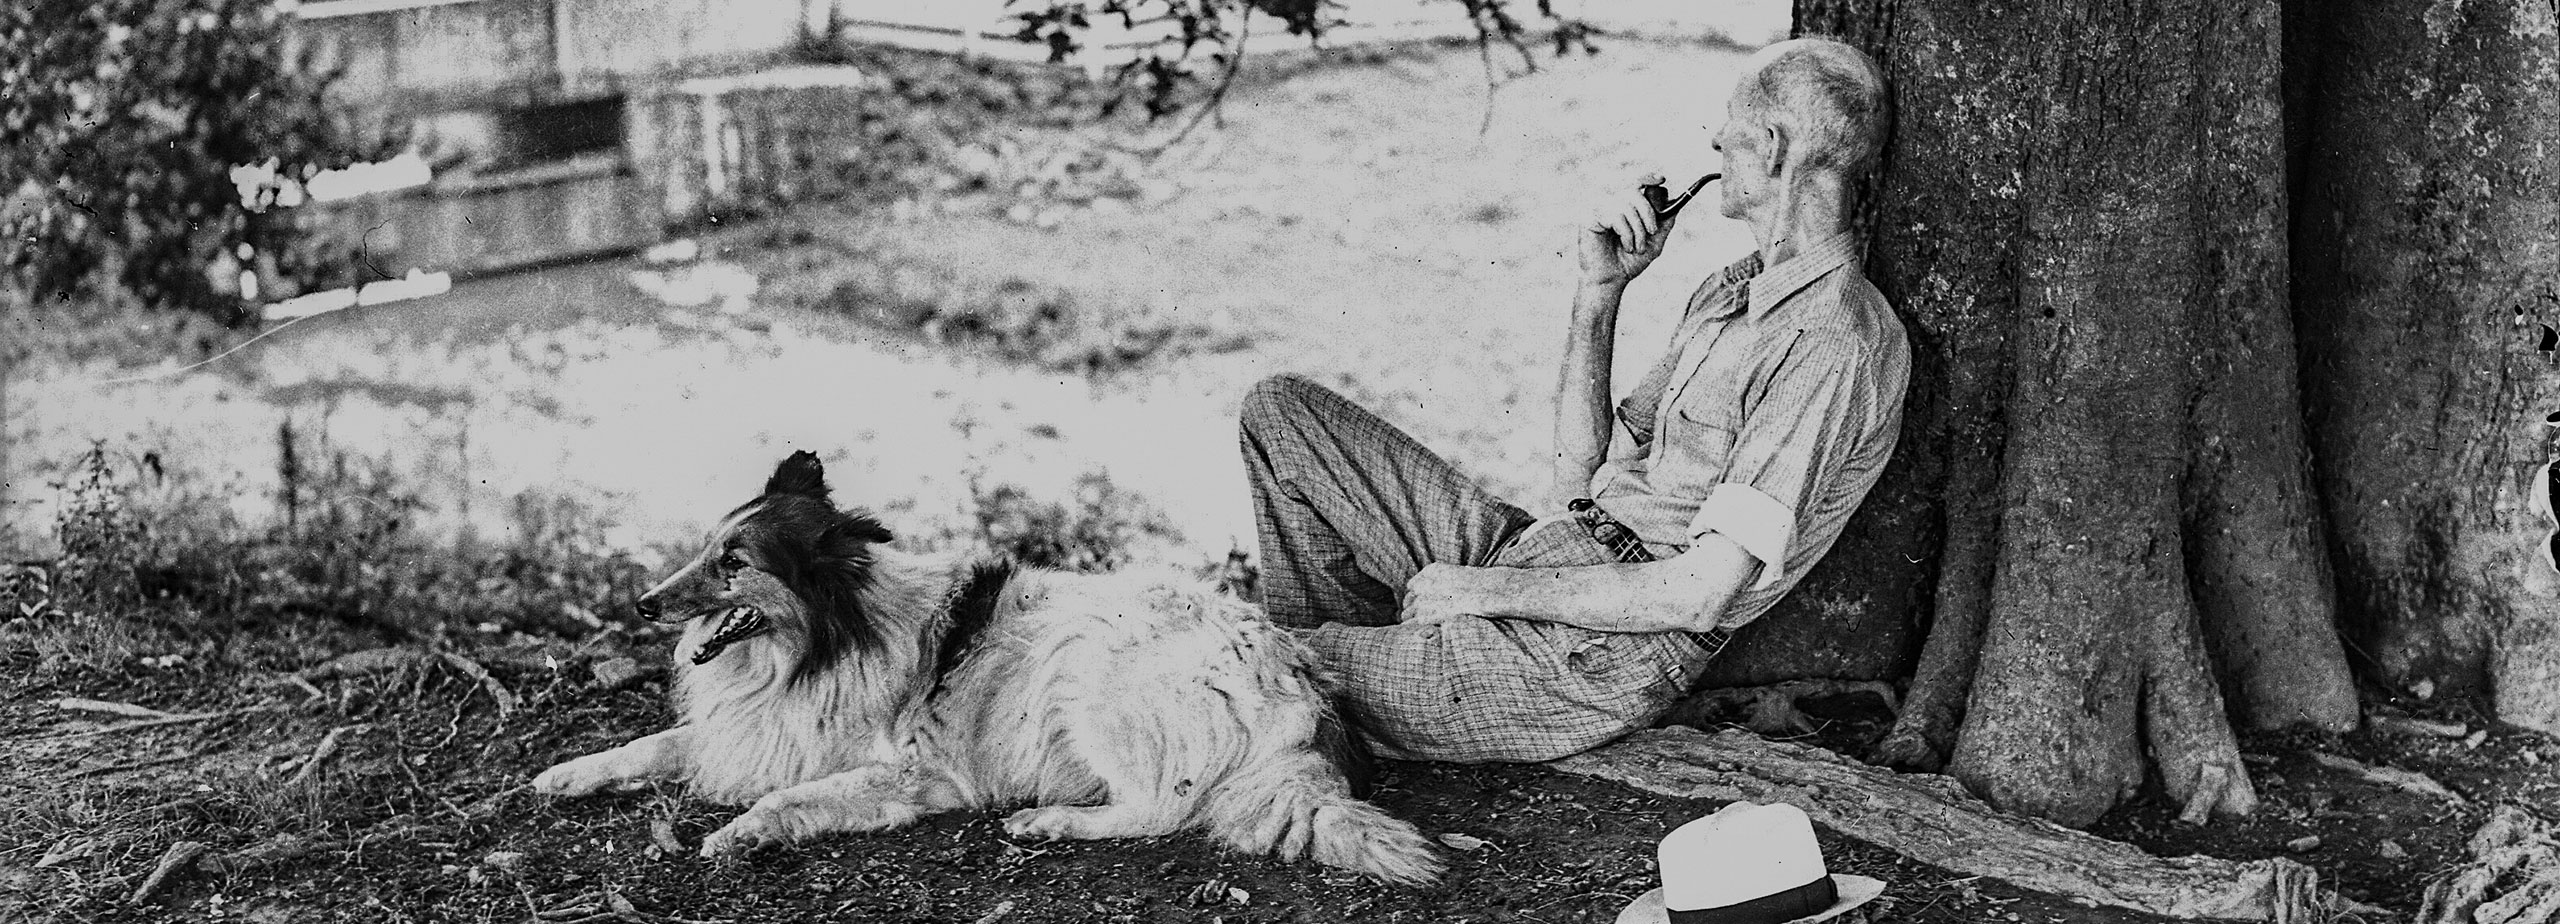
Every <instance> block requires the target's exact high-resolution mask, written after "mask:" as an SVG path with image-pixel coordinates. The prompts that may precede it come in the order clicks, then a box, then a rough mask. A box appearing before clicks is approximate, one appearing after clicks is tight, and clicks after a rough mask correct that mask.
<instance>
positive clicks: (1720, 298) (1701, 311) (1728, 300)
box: [1683, 251, 1761, 321]
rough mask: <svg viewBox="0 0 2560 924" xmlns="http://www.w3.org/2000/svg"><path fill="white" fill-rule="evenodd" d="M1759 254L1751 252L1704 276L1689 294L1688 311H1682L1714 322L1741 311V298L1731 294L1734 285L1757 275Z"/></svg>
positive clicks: (1759, 266) (1758, 272)
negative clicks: (1717, 271) (1703, 279)
mask: <svg viewBox="0 0 2560 924" xmlns="http://www.w3.org/2000/svg"><path fill="white" fill-rule="evenodd" d="M1760 269H1761V264H1760V254H1759V252H1757V251H1754V252H1752V253H1750V254H1747V255H1744V256H1743V258H1742V259H1739V260H1735V261H1733V263H1731V264H1729V265H1727V266H1726V267H1725V268H1724V271H1723V272H1721V273H1717V274H1715V275H1713V276H1709V277H1707V281H1706V282H1704V283H1700V284H1699V285H1698V291H1697V292H1695V293H1693V294H1691V295H1690V296H1689V310H1688V311H1686V312H1683V313H1684V314H1698V315H1704V317H1702V318H1700V320H1709V321H1717V320H1723V319H1725V318H1729V317H1732V316H1734V315H1737V314H1741V313H1742V300H1741V299H1738V298H1734V297H1733V292H1734V288H1735V287H1736V286H1740V285H1742V284H1743V283H1745V282H1749V281H1750V280H1751V278H1752V277H1754V276H1758V275H1760Z"/></svg>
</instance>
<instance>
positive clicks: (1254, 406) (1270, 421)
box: [1237, 373, 1327, 436]
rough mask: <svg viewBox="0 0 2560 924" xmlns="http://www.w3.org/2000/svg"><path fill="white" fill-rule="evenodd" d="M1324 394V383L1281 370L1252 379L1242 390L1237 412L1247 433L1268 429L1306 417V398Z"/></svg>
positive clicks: (1251, 433)
mask: <svg viewBox="0 0 2560 924" xmlns="http://www.w3.org/2000/svg"><path fill="white" fill-rule="evenodd" d="M1320 394H1327V392H1326V391H1325V387H1324V386H1322V385H1318V384H1316V383H1314V382H1312V381H1309V380H1307V378H1306V377H1305V376H1301V375H1294V374H1290V373H1282V374H1280V375H1275V376H1271V377H1269V378H1265V379H1263V380H1262V381H1259V382H1255V383H1253V388H1252V389H1251V390H1249V391H1246V392H1245V393H1244V409H1243V411H1241V412H1240V413H1238V414H1237V417H1238V418H1239V419H1240V422H1241V423H1242V424H1243V425H1244V432H1245V434H1246V435H1247V436H1251V435H1253V434H1256V433H1266V432H1270V431H1271V430H1273V429H1274V428H1276V427H1281V426H1286V425H1288V424H1289V423H1291V422H1294V421H1300V420H1305V419H1306V417H1307V408H1308V403H1309V399H1310V398H1312V397H1314V396H1316V395H1320Z"/></svg>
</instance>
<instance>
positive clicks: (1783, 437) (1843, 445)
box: [1689, 330, 1876, 590]
mask: <svg viewBox="0 0 2560 924" xmlns="http://www.w3.org/2000/svg"><path fill="white" fill-rule="evenodd" d="M1873 366H1874V364H1873V363H1871V362H1868V361H1867V357H1866V350H1865V348H1864V347H1863V346H1861V345H1860V344H1859V343H1858V342H1857V341H1856V339H1855V338H1853V337H1851V336H1849V335H1848V334H1847V333H1846V332H1841V331H1828V330H1806V331H1799V332H1797V334H1796V336H1795V339H1794V341H1793V342H1792V343H1790V344H1789V345H1788V347H1787V350H1786V353H1785V354H1784V355H1783V356H1781V357H1780V358H1779V360H1778V362H1777V363H1776V364H1775V366H1774V367H1773V368H1772V370H1771V372H1770V373H1769V374H1768V377H1767V379H1766V382H1767V384H1766V385H1765V387H1763V388H1759V389H1755V391H1757V392H1758V393H1759V397H1758V399H1757V400H1756V401H1752V402H1751V403H1750V404H1749V405H1748V406H1746V407H1745V408H1744V409H1743V418H1742V425H1741V427H1740V428H1739V430H1738V431H1737V432H1736V433H1735V436H1734V443H1733V453H1732V455H1731V462H1730V464H1728V465H1727V466H1726V467H1725V472H1724V478H1723V481H1722V482H1721V483H1719V484H1717V485H1716V486H1715V487H1714V488H1713V489H1712V490H1710V491H1709V492H1708V494H1707V498H1706V501H1705V502H1704V503H1701V504H1700V505H1699V506H1698V512H1697V515H1696V516H1695V517H1693V518H1692V519H1691V520H1690V522H1689V535H1690V536H1691V537H1692V539H1693V540H1694V539H1695V538H1698V537H1703V536H1705V535H1706V534H1707V533H1710V532H1713V533H1718V534H1721V535H1723V536H1724V537H1725V538H1727V539H1730V540H1732V541H1733V542H1734V544H1736V545H1739V546H1741V547H1742V549H1743V551H1746V552H1749V553H1751V556H1752V557H1753V558H1757V559H1759V560H1760V579H1759V580H1758V581H1757V582H1756V583H1754V585H1753V586H1752V588H1751V589H1753V590H1759V589H1762V588H1766V587H1768V586H1770V585H1773V584H1776V583H1778V581H1779V579H1780V578H1781V577H1783V576H1785V574H1786V566H1787V551H1788V549H1789V547H1790V546H1791V545H1792V544H1793V543H1794V541H1795V537H1796V522H1797V519H1798V517H1800V516H1801V515H1803V514H1804V512H1805V510H1806V508H1807V507H1808V506H1809V505H1810V504H1812V503H1814V501H1815V499H1816V498H1817V496H1818V495H1819V494H1820V492H1821V488H1822V486H1823V485H1824V484H1827V483H1829V482H1830V481H1831V480H1832V478H1833V477H1834V476H1835V475H1836V473H1837V472H1838V471H1839V469H1840V466H1841V464H1842V462H1843V460H1845V459H1846V458H1847V457H1848V455H1849V452H1850V450H1851V448H1852V447H1851V445H1850V444H1851V441H1852V436H1853V435H1854V434H1856V433H1858V432H1859V425H1858V422H1859V421H1860V420H1862V419H1864V418H1865V417H1866V416H1867V415H1868V414H1869V413H1870V412H1871V411H1872V407H1871V405H1872V404H1873V400H1874V395H1875V393H1876V383H1874V382H1872V381H1869V379H1870V378H1871V376H1870V375H1869V371H1870V369H1871V368H1872V367H1873Z"/></svg>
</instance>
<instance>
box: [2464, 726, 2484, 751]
mask: <svg viewBox="0 0 2560 924" xmlns="http://www.w3.org/2000/svg"><path fill="white" fill-rule="evenodd" d="M2488 740H2489V730H2488V729H2485V728H2483V729H2481V730H2479V731H2476V732H2472V733H2471V736H2470V737H2468V738H2464V739H2462V746H2463V747H2465V748H2471V749H2477V748H2479V747H2480V745H2481V744H2483V743H2485V742H2487V741H2488Z"/></svg>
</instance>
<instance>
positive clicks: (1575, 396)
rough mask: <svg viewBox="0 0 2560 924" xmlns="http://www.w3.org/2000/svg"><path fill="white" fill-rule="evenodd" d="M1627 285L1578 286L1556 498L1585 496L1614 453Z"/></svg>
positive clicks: (1560, 410) (1568, 344)
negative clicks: (1614, 362)
mask: <svg viewBox="0 0 2560 924" xmlns="http://www.w3.org/2000/svg"><path fill="white" fill-rule="evenodd" d="M1625 292H1626V284H1625V283H1606V284H1590V283H1585V284H1583V285H1579V286H1576V287H1575V289H1574V295H1573V320H1572V322H1571V325H1572V326H1571V328H1570V330H1568V331H1567V333H1566V335H1565V344H1564V368H1563V370H1562V371H1561V373H1560V374H1559V375H1558V376H1557V382H1556V433H1555V446H1556V448H1555V453H1556V454H1555V470H1554V478H1555V483H1554V486H1553V488H1552V492H1553V495H1554V496H1553V498H1552V500H1553V502H1554V503H1555V504H1556V505H1557V506H1562V505H1563V504H1564V502H1565V501H1567V500H1571V499H1573V498H1576V497H1580V496H1582V495H1583V492H1584V491H1586V490H1588V488H1589V486H1590V483H1591V473H1592V471H1594V470H1596V469H1598V468H1599V467H1600V460H1601V459H1602V458H1604V457H1605V456H1606V455H1607V453H1608V451H1609V384H1610V383H1609V361H1610V356H1611V353H1612V352H1613V350H1614V349H1615V347H1616V344H1617V337H1618V303H1619V299H1620V298H1621V297H1622V296H1623V295H1624V294H1625Z"/></svg>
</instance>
